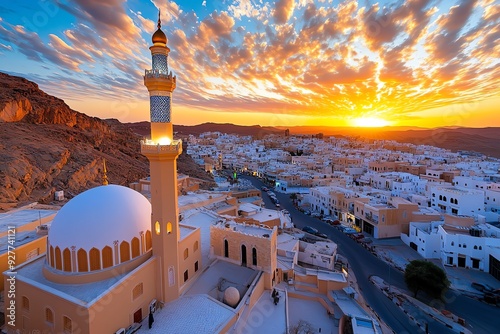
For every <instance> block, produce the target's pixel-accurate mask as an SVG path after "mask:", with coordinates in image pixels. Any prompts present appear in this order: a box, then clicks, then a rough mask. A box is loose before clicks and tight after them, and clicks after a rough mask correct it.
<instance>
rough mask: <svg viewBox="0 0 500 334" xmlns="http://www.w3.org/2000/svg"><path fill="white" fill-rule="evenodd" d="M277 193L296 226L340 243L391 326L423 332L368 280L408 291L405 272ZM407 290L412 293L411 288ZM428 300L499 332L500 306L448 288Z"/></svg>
mask: <svg viewBox="0 0 500 334" xmlns="http://www.w3.org/2000/svg"><path fill="white" fill-rule="evenodd" d="M240 177H241V178H244V179H247V180H249V181H250V182H251V183H252V184H253V185H254V186H255V187H256V188H257V189H261V187H262V186H263V185H264V183H262V181H260V180H259V179H257V178H255V177H251V176H246V175H242V176H240ZM276 196H277V198H278V200H279V201H280V204H281V208H283V209H287V210H288V211H289V212H290V216H291V217H292V221H293V223H294V225H295V227H297V228H302V227H304V226H306V225H309V226H312V227H314V228H316V229H318V231H319V232H321V233H325V234H326V235H328V237H329V239H331V240H332V241H333V242H335V243H337V245H338V252H339V254H341V255H343V256H344V257H346V258H347V260H348V261H349V270H350V271H351V270H352V271H354V273H355V275H356V280H357V283H358V286H359V289H360V293H361V294H362V295H363V298H364V299H365V301H366V303H367V304H368V305H370V306H371V307H372V308H373V310H374V311H375V312H376V313H377V314H378V315H379V317H380V318H381V319H382V320H383V321H384V322H385V323H386V324H387V325H388V326H389V327H391V328H392V329H393V331H394V332H395V333H398V334H405V333H422V332H423V331H422V330H421V329H420V328H419V327H417V326H416V324H415V323H413V322H412V321H410V319H409V318H408V316H407V315H406V314H404V313H403V312H402V311H401V310H400V309H399V308H398V307H397V306H396V305H395V304H394V303H393V302H392V301H391V300H389V299H388V298H387V297H386V296H385V295H384V294H383V293H382V292H381V291H380V290H379V289H378V288H377V287H375V285H373V284H372V283H371V282H370V281H369V278H370V276H372V275H376V276H379V277H381V278H382V279H384V280H385V281H386V282H389V284H391V285H394V286H396V287H398V288H400V289H402V290H406V291H407V289H406V284H405V283H404V276H403V273H401V272H400V271H398V270H396V269H394V268H393V267H391V266H390V265H388V264H387V263H386V262H384V261H382V260H380V259H379V258H377V257H375V256H374V255H373V254H372V253H370V252H369V251H368V250H366V249H365V248H363V247H362V246H361V245H360V244H358V243H357V242H355V241H354V240H352V239H350V238H349V237H348V236H347V235H345V234H344V233H343V232H341V231H339V230H337V229H335V228H333V227H332V226H330V225H328V224H326V223H324V222H322V221H321V220H319V219H317V218H312V217H310V216H308V215H305V214H303V213H301V212H300V211H298V210H297V209H296V208H295V207H294V206H293V204H292V202H291V200H290V198H289V194H282V193H278V192H276ZM262 198H263V200H264V203H265V205H266V207H268V208H276V207H275V206H274V204H273V203H272V201H271V200H270V199H269V196H267V194H265V193H263V194H262ZM408 294H410V295H411V293H410V292H409V293H408ZM427 304H429V305H431V306H433V307H435V308H437V309H442V308H444V309H447V310H449V311H451V312H452V313H454V314H456V315H457V316H459V317H461V318H463V319H465V320H466V323H467V328H468V329H469V330H471V331H472V332H473V333H485V334H486V333H498V329H499V328H500V308H497V307H495V306H492V305H488V304H485V303H483V302H480V301H478V300H475V299H472V298H469V297H466V296H464V295H461V294H460V293H458V292H456V291H454V290H450V291H448V293H447V294H446V296H445V301H444V302H443V301H439V300H434V301H427ZM412 315H413V316H414V317H415V319H417V320H418V322H420V323H421V324H423V323H425V322H427V323H428V324H429V327H428V328H429V333H440V334H444V333H453V331H452V330H451V329H450V328H448V327H446V326H445V325H443V324H442V323H441V322H438V321H436V320H434V319H433V318H431V317H429V316H428V315H427V314H425V313H423V312H420V311H416V313H415V314H412Z"/></svg>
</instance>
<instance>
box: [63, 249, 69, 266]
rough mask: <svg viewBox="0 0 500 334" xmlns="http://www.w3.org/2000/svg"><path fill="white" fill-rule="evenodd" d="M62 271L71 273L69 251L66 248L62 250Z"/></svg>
mask: <svg viewBox="0 0 500 334" xmlns="http://www.w3.org/2000/svg"><path fill="white" fill-rule="evenodd" d="M63 270H64V271H71V251H70V250H69V249H68V248H64V250H63Z"/></svg>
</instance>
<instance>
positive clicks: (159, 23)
mask: <svg viewBox="0 0 500 334" xmlns="http://www.w3.org/2000/svg"><path fill="white" fill-rule="evenodd" d="M160 16H161V9H158V29H160V28H161V19H160Z"/></svg>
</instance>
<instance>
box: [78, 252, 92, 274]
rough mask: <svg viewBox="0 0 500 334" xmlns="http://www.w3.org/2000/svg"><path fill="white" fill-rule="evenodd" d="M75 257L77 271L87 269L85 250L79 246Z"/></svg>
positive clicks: (85, 270)
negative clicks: (76, 259)
mask: <svg viewBox="0 0 500 334" xmlns="http://www.w3.org/2000/svg"><path fill="white" fill-rule="evenodd" d="M77 258H78V271H79V272H87V271H89V264H88V261H87V252H86V251H85V250H84V249H83V248H80V249H79V250H78V252H77Z"/></svg>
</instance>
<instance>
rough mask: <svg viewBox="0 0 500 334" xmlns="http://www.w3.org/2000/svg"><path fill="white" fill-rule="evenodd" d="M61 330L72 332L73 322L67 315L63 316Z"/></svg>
mask: <svg viewBox="0 0 500 334" xmlns="http://www.w3.org/2000/svg"><path fill="white" fill-rule="evenodd" d="M63 330H64V333H72V332H73V323H72V321H71V319H70V318H68V317H67V316H64V317H63Z"/></svg>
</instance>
